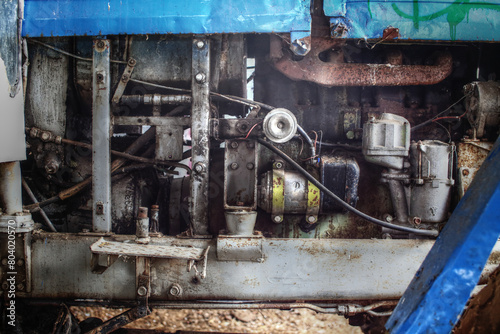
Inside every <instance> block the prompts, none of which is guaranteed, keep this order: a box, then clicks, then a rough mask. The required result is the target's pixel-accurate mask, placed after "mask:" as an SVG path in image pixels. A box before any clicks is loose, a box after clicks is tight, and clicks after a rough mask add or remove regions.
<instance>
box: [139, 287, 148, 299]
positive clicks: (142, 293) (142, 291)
mask: <svg viewBox="0 0 500 334" xmlns="http://www.w3.org/2000/svg"><path fill="white" fill-rule="evenodd" d="M147 293H148V289H147V288H146V287H145V286H142V285H141V286H140V287H139V288H137V294H138V295H139V296H141V297H144V296H145V295H146V294H147Z"/></svg>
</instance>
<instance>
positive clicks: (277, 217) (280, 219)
mask: <svg viewBox="0 0 500 334" xmlns="http://www.w3.org/2000/svg"><path fill="white" fill-rule="evenodd" d="M273 221H274V222H275V223H281V222H282V221H283V217H281V216H274V218H273Z"/></svg>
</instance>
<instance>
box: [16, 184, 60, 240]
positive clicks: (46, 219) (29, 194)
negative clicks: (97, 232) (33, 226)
mask: <svg viewBox="0 0 500 334" xmlns="http://www.w3.org/2000/svg"><path fill="white" fill-rule="evenodd" d="M21 181H22V183H23V188H24V190H25V191H26V193H27V194H28V196H29V197H30V198H31V200H32V201H33V203H35V204H36V203H38V200H37V199H36V197H35V194H33V191H31V189H30V187H29V185H28V183H26V180H25V179H24V178H22V179H21ZM40 214H41V215H42V218H43V220H44V221H45V223H46V224H47V226H48V227H49V228H50V230H51V231H52V232H57V230H56V228H55V227H54V224H52V222H51V221H50V219H49V217H48V216H47V214H46V213H45V211H43V209H42V208H40Z"/></svg>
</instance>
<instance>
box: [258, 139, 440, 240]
mask: <svg viewBox="0 0 500 334" xmlns="http://www.w3.org/2000/svg"><path fill="white" fill-rule="evenodd" d="M257 141H258V142H259V143H260V144H261V145H262V146H265V147H267V148H268V149H269V150H271V151H273V152H274V153H276V154H277V155H279V156H280V157H281V158H282V159H283V160H285V161H286V162H287V163H289V164H290V165H292V166H293V168H295V169H296V170H297V171H298V172H300V173H301V174H302V175H304V177H305V178H306V179H308V180H309V181H310V182H311V183H312V184H314V185H315V186H316V187H318V188H319V189H320V190H321V191H322V192H323V193H324V194H326V195H328V196H329V197H331V198H333V199H334V200H335V201H336V202H337V203H339V204H340V205H341V206H342V207H343V208H344V209H346V210H348V211H350V212H352V213H354V214H355V215H357V216H359V217H361V218H363V219H365V220H367V221H369V222H370V223H373V224H377V225H380V226H382V227H386V228H390V229H393V230H398V231H402V232H407V233H414V234H419V235H425V236H429V237H437V236H438V231H433V230H420V229H416V228H411V227H405V226H399V225H395V224H391V223H388V222H385V221H383V220H379V219H376V218H373V217H371V216H368V215H367V214H366V213H363V212H361V211H359V210H358V209H356V208H354V207H352V206H351V205H349V204H347V203H346V202H344V201H343V200H342V199H340V198H339V197H338V196H337V195H335V194H334V193H333V192H331V191H330V190H329V189H328V188H326V187H325V186H324V185H323V184H322V183H321V182H319V181H318V180H316V179H315V178H314V176H312V175H311V174H309V173H308V172H307V171H306V170H305V169H304V168H302V167H301V166H300V165H299V164H298V163H296V162H295V161H294V160H293V159H292V158H290V157H289V156H288V155H286V154H285V153H283V152H282V151H281V150H280V149H278V148H276V147H274V146H273V145H271V144H270V143H268V142H266V141H265V140H262V139H260V138H259V139H257Z"/></svg>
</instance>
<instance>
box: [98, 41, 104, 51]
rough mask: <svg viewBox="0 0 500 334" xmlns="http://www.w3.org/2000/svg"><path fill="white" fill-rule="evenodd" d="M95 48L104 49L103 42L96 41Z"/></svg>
mask: <svg viewBox="0 0 500 334" xmlns="http://www.w3.org/2000/svg"><path fill="white" fill-rule="evenodd" d="M97 47H98V48H99V49H102V48H104V41H98V42H97Z"/></svg>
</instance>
